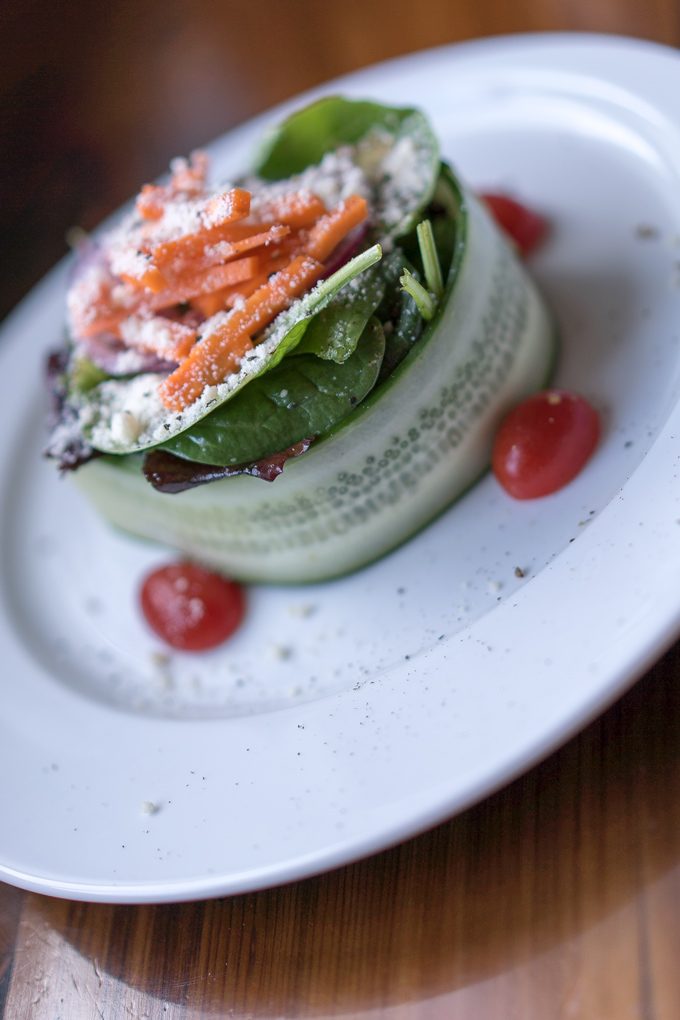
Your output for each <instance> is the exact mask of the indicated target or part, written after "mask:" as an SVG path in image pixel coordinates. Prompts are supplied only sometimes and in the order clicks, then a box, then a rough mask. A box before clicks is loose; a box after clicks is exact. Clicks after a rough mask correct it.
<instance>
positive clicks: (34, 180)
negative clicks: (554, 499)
mask: <svg viewBox="0 0 680 1020" xmlns="http://www.w3.org/2000/svg"><path fill="white" fill-rule="evenodd" d="M6 6H7V7H9V5H6ZM100 6H101V11H99V12H98V13H94V12H91V11H87V12H86V11H85V9H84V7H83V8H80V7H78V6H76V5H51V4H48V3H47V2H34V3H33V4H31V5H27V4H24V5H20V4H16V5H13V8H12V10H11V11H10V10H6V11H5V13H4V14H3V21H4V24H3V26H2V27H3V38H4V41H5V48H4V53H3V67H2V71H1V78H0V88H1V91H2V97H3V100H5V102H4V103H3V107H2V110H3V113H2V119H1V121H0V129H1V130H2V132H3V138H2V142H3V145H2V151H3V158H4V161H5V167H4V170H5V171H9V172H8V173H7V174H6V175H5V174H4V173H3V177H5V178H6V179H5V182H4V183H3V189H4V193H5V195H6V197H5V199H4V200H3V202H2V206H1V211H0V217H1V225H2V227H3V230H2V234H3V236H4V237H5V238H6V239H7V240H8V241H9V243H10V246H11V254H12V266H13V268H14V272H13V273H12V274H7V273H4V274H3V280H2V284H1V287H0V302H1V303H2V309H3V310H6V309H7V308H8V307H9V306H10V305H11V304H12V303H14V301H16V300H17V299H18V298H19V297H20V296H21V294H22V292H23V291H24V290H25V289H27V287H28V286H30V285H31V284H32V283H33V282H34V280H35V279H36V278H37V277H38V276H39V275H40V274H41V273H42V272H43V271H44V270H45V269H46V268H47V267H48V266H49V264H50V263H51V262H52V261H54V259H55V258H56V257H58V256H59V255H60V254H61V251H62V248H63V240H62V238H63V233H64V231H65V229H66V227H67V226H69V225H70V224H71V223H73V222H80V223H82V224H83V225H85V226H90V225H93V224H94V222H96V220H97V219H99V218H100V217H101V215H103V214H104V213H105V212H107V211H108V210H109V209H111V208H113V207H115V206H116V205H117V204H118V203H119V202H120V201H121V200H123V199H124V198H125V197H127V195H128V194H129V193H131V192H132V191H133V190H134V188H135V187H136V185H137V184H138V183H139V181H140V180H144V179H148V178H150V177H153V176H154V175H155V174H157V173H158V172H160V171H161V170H162V169H163V167H164V165H165V164H166V162H167V159H168V157H169V156H170V155H172V154H174V153H176V152H180V151H187V150H189V149H190V148H191V147H192V146H195V145H197V144H200V143H201V142H203V141H205V140H206V139H208V138H210V137H211V136H213V135H216V134H218V133H220V132H221V131H223V130H225V129H226V128H227V127H229V126H230V125H231V124H233V123H236V122H238V121H240V120H242V119H244V118H246V117H247V116H249V115H250V114H252V113H255V112H257V111H258V110H259V109H262V108H264V107H266V106H268V105H270V104H271V103H274V102H276V101H277V100H280V99H282V98H285V97H286V96H288V95H291V94H293V93H295V92H297V91H299V90H301V89H303V88H306V87H308V86H310V85H312V84H315V83H317V82H319V81H322V80H323V79H325V78H328V77H331V76H333V75H335V74H338V73H341V72H344V71H348V70H351V69H353V68H355V67H358V66H361V65H363V64H366V63H369V62H372V61H375V60H378V59H383V58H386V57H389V56H393V55H396V54H398V53H402V52H406V51H407V50H410V49H415V48H422V47H425V46H429V45H434V44H439V43H444V42H451V41H456V40H459V39H463V38H468V37H472V36H475V35H487V34H491V33H498V32H507V31H527V30H551V29H577V30H596V31H597V30H599V31H613V32H619V33H629V34H636V35H641V36H646V37H649V38H654V39H657V40H659V41H663V42H666V43H670V44H676V45H677V44H678V43H680V13H679V9H678V7H677V3H676V2H675V0H655V2H654V3H648V4H645V5H641V4H639V3H638V0H619V2H618V4H617V5H616V7H615V9H613V5H611V4H608V3H606V2H605V0H599V2H598V0H593V2H592V3H590V4H588V5H572V10H573V11H574V12H575V13H573V14H572V15H571V16H567V15H564V14H563V13H562V8H563V4H562V3H558V2H557V0H525V2H524V3H522V4H520V5H517V4H513V5H506V4H501V3H500V2H497V3H496V2H495V3H487V4H485V5H481V4H480V5H469V7H468V6H467V5H465V6H464V7H463V6H462V5H456V4H453V3H452V2H451V0H437V2H434V0H430V2H423V3H419V4H414V3H412V2H399V0H380V2H373V3H371V2H370V0H368V2H366V0H363V2H359V0H345V2H344V3H343V4H338V5H332V4H326V3H321V2H318V3H317V2H312V0H290V2H285V0H281V2H278V3H277V2H271V3H259V2H257V0H254V2H253V0H251V2H250V3H248V4H229V3H223V4H209V3H200V4H191V3H189V2H186V3H182V2H180V0H174V2H172V0H168V2H165V3H162V4H161V3H147V4H142V5H134V6H133V5H131V4H118V5H115V4H113V5H100ZM64 8H65V9H64ZM301 26H304V30H303V29H302V28H301ZM3 264H5V265H7V262H6V261H3ZM679 595H680V592H679ZM679 674H680V646H676V647H675V648H674V649H673V650H671V652H670V653H669V654H668V655H667V656H666V657H665V658H664V659H663V661H662V662H661V663H660V664H659V665H658V666H657V667H656V668H655V669H654V670H652V672H651V673H649V675H648V676H646V677H645V678H644V679H642V680H641V681H640V682H639V683H638V685H637V686H636V687H635V688H634V689H633V690H632V691H631V692H630V693H629V694H627V695H626V696H625V697H624V698H623V699H622V700H621V701H620V702H619V703H618V704H617V705H615V706H614V707H613V708H611V709H610V710H609V711H608V712H607V713H606V714H605V715H604V716H603V717H602V718H601V719H599V720H598V721H597V722H595V723H593V724H592V725H591V726H590V727H589V728H588V729H587V730H586V731H585V732H584V733H582V734H581V735H580V736H579V737H577V738H576V739H574V740H572V741H571V742H570V743H569V744H568V745H567V746H566V747H564V748H563V749H561V750H560V751H558V752H557V753H556V754H554V755H553V756H552V757H550V758H549V759H548V760H547V761H545V762H544V763H543V764H541V765H540V766H538V767H537V768H535V769H533V770H532V771H531V772H529V773H528V774H527V775H525V776H523V777H522V778H521V779H519V780H517V781H516V782H515V783H513V784H512V785H511V786H510V787H508V788H507V789H505V790H503V791H502V792H500V793H498V794H496V795H495V796H493V797H491V798H490V799H488V800H486V801H485V802H483V803H482V804H480V805H478V806H477V807H475V808H473V809H471V810H469V811H467V812H465V814H463V815H461V816H460V817H458V818H456V819H453V820H452V821H450V822H448V823H446V824H444V825H442V826H440V827H439V828H437V829H435V830H433V831H432V832H430V833H428V834H426V835H424V836H421V837H419V838H418V839H414V840H412V841H410V842H408V843H405V844H404V845H402V846H400V847H398V848H396V849H393V850H390V851H388V852H386V853H383V854H381V855H379V856H377V857H374V858H372V859H370V860H367V861H364V862H360V863H358V864H355V865H353V866H351V867H347V868H343V869H341V870H339V871H336V872H334V873H332V874H328V875H324V876H321V877H318V878H313V879H310V880H308V881H304V882H299V883H296V884H294V885H290V886H288V887H285V888H282V889H276V890H272V891H267V892H262V893H258V894H254V895H247V896H238V897H234V898H232V899H228V900H221V901H214V902H206V903H196V904H186V905H181V906H162V907H108V906H93V905H83V904H78V903H68V902H63V901H59V900H53V899H49V898H46V897H41V896H36V895H29V894H24V893H22V892H19V891H17V890H14V889H12V888H10V887H8V886H0V1015H2V1013H3V1006H4V1016H5V1017H6V1018H7V1020H23V1018H30V1020H80V1018H93V1020H96V1018H105V1020H115V1018H118V1017H122V1018H125V1017H131V1018H137V1017H149V1018H153V1020H156V1018H158V1020H161V1018H163V1020H171V1018H182V1020H185V1018H197V1017H238V1018H240V1017H244V1018H245V1017H268V1018H272V1020H273V1018H279V1017H313V1018H320V1017H328V1016H337V1015H342V1016H347V1017H363V1016H366V1017H368V1016H369V1015H370V1016H371V1017H372V1018H378V1017H386V1018H387V1017H389V1018H393V1020H397V1018H398V1020H408V1018H416V1017H418V1018H421V1017H422V1018H437V1020H439V1018H446V1020H455V1018H464V1020H469V1018H474V1020H478V1018H479V1020H508V1018H512V1017H517V1018H521V1020H552V1018H565V1020H566V1018H570V1020H571V1018H573V1020H634V1018H636V1020H637V1018H642V1020H675V1018H676V1017H678V1016H680V978H679V976H678V957H679V955H680V764H679V759H678V747H679V746H680V691H679V687H678V676H679Z"/></svg>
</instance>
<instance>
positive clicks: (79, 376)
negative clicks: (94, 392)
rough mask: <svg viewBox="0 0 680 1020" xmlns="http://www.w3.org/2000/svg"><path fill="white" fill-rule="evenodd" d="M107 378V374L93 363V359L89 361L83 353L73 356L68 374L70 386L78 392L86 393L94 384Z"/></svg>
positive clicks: (96, 384)
mask: <svg viewBox="0 0 680 1020" xmlns="http://www.w3.org/2000/svg"><path fill="white" fill-rule="evenodd" d="M108 378H109V377H108V374H107V373H106V372H105V371H104V369H103V368H100V367H99V365H95V363H94V361H90V359H89V358H86V357H85V356H84V355H80V356H79V357H77V358H75V360H74V362H73V365H72V366H71V370H70V376H69V382H70V388H71V390H72V391H75V392H76V393H78V394H81V393H88V392H89V391H90V390H91V389H94V387H95V386H98V385H99V383H100V382H104V380H105V379H108Z"/></svg>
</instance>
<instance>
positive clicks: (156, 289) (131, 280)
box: [120, 265, 167, 294]
mask: <svg viewBox="0 0 680 1020" xmlns="http://www.w3.org/2000/svg"><path fill="white" fill-rule="evenodd" d="M120 278H121V279H122V281H123V282H124V283H125V284H129V285H130V286H132V287H139V288H146V289H147V290H148V291H152V292H153V293H154V294H159V293H160V292H161V291H164V290H165V289H166V288H167V279H166V278H165V276H164V275H163V273H162V272H161V271H160V269H158V268H157V267H156V266H155V265H149V267H148V268H147V269H145V270H144V272H143V273H142V275H141V276H133V275H132V274H130V273H127V272H121V273H120Z"/></svg>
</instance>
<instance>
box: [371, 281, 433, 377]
mask: <svg viewBox="0 0 680 1020" xmlns="http://www.w3.org/2000/svg"><path fill="white" fill-rule="evenodd" d="M400 302H401V307H400V310H399V315H398V317H397V320H396V322H395V323H394V327H393V328H392V330H390V331H389V332H388V331H386V332H385V357H384V358H383V363H382V365H381V366H380V375H379V377H378V383H381V382H383V380H385V379H387V378H388V376H390V375H391V374H392V372H393V371H394V369H395V368H396V367H397V365H398V364H399V362H400V361H403V360H404V358H405V357H406V355H407V354H408V352H409V351H410V350H411V348H412V347H413V345H414V344H415V342H416V340H418V339H419V337H420V334H421V333H422V331H423V317H422V315H421V314H420V312H419V311H418V306H417V305H416V303H415V301H414V300H413V298H412V297H411V295H410V294H407V293H406V292H405V291H401V293H400Z"/></svg>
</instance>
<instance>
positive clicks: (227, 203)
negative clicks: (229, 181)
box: [202, 188, 250, 229]
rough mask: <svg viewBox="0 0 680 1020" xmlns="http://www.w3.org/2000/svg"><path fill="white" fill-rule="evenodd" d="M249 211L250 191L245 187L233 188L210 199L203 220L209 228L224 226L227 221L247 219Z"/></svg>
mask: <svg viewBox="0 0 680 1020" xmlns="http://www.w3.org/2000/svg"><path fill="white" fill-rule="evenodd" d="M249 212H250V192H249V191H246V190H245V189H244V188H231V189H230V190H229V191H223V192H221V193H220V194H219V195H213V196H212V197H211V198H209V199H208V201H207V202H206V204H205V209H204V211H203V215H202V220H203V223H204V226H205V227H206V228H207V229H210V228H211V227H222V226H224V224H225V223H233V222H234V220H243V219H245V217H246V216H247V215H248V213H249Z"/></svg>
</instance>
